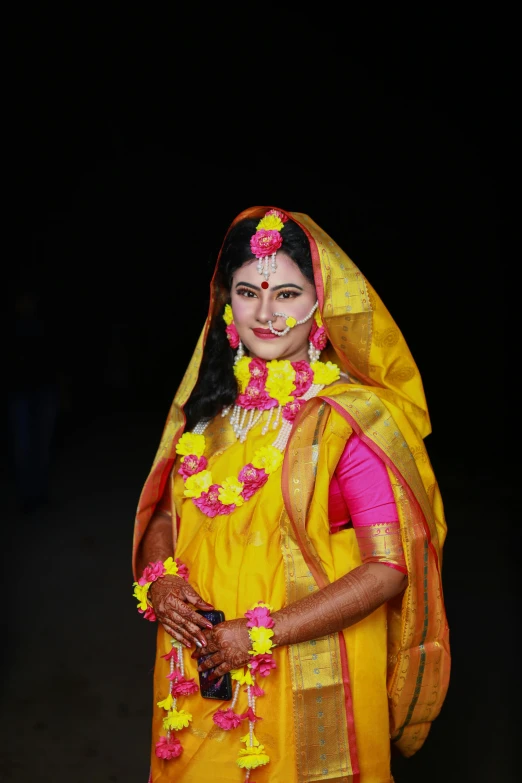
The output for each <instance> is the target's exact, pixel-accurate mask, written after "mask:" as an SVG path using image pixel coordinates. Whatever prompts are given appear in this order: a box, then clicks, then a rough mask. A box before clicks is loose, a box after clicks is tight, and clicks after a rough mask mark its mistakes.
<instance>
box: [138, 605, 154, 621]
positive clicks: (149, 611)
mask: <svg viewBox="0 0 522 783" xmlns="http://www.w3.org/2000/svg"><path fill="white" fill-rule="evenodd" d="M138 612H140V614H142V615H143V617H144V618H145V620H150V622H151V623H153V622H155V620H157V617H156V615H155V614H154V609H153V608H152V606H147V608H146V609H145V611H143V610H142V609H138Z"/></svg>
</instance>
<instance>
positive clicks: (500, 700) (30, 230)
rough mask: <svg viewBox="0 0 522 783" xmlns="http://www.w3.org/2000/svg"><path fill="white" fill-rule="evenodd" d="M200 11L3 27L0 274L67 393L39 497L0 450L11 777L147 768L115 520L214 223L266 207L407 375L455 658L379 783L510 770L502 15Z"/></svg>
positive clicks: (171, 369) (164, 392)
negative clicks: (33, 498) (387, 344)
mask: <svg viewBox="0 0 522 783" xmlns="http://www.w3.org/2000/svg"><path fill="white" fill-rule="evenodd" d="M200 10H201V17H200V18H198V14H195V15H194V18H192V19H190V20H188V19H183V20H182V19H166V18H165V19H162V18H160V17H159V16H158V18H157V19H154V18H152V14H151V15H147V16H146V17H145V16H144V15H143V14H142V13H138V12H136V13H132V12H129V11H127V10H125V13H123V14H122V15H120V16H118V15H117V14H114V18H108V16H107V17H106V18H96V17H95V16H94V15H90V16H89V15H88V14H85V15H83V16H82V15H81V14H80V13H79V12H75V14H74V16H73V15H68V16H66V15H64V12H63V10H62V11H60V13H59V14H55V16H54V17H53V16H51V15H50V14H49V12H48V11H46V12H45V14H42V15H41V16H39V15H37V14H36V12H34V11H32V12H31V13H29V12H28V13H27V16H26V18H24V19H21V20H19V22H17V23H16V24H14V25H13V27H12V35H11V36H10V38H9V43H10V44H11V46H10V47H9V48H10V54H9V63H8V68H7V73H6V76H7V79H6V97H7V99H6V105H7V108H8V111H7V112H6V115H5V119H4V125H5V129H6V130H7V136H8V141H7V142H6V143H5V146H4V163H5V164H6V169H7V170H8V173H9V176H8V178H7V179H6V185H5V186H4V193H5V196H6V201H7V206H6V213H5V214H6V217H7V230H6V239H7V241H6V245H5V248H4V249H5V250H6V251H7V252H6V253H5V255H4V263H3V269H4V275H5V283H6V285H5V288H4V290H5V292H6V295H7V296H8V297H12V295H13V293H14V291H15V290H16V287H17V286H18V285H19V284H20V281H24V280H27V279H30V280H31V281H34V282H35V284H36V285H37V286H38V288H39V290H41V291H42V293H43V302H44V305H45V310H46V312H47V314H48V316H49V318H50V321H51V322H52V324H53V326H54V328H55V330H56V336H55V338H54V339H55V343H53V347H54V349H55V355H56V358H57V361H58V363H59V365H60V367H61V370H62V374H63V377H64V378H65V384H64V394H63V399H62V404H61V409H60V414H59V418H58V425H57V430H56V434H55V439H54V446H53V449H54V451H53V454H54V469H53V471H54V472H53V485H52V497H53V501H52V502H53V505H52V506H51V507H47V508H45V509H42V510H40V511H39V512H38V513H36V514H32V515H29V516H28V515H23V514H21V513H20V511H19V510H18V509H17V507H16V504H15V501H14V499H13V498H12V488H11V483H10V473H9V469H10V465H9V458H8V456H7V457H6V459H5V464H4V467H5V471H4V473H5V487H4V489H5V497H6V514H5V518H4V528H5V530H6V533H7V535H6V547H5V569H4V573H5V574H7V575H8V580H9V590H8V595H9V596H10V598H9V599H8V607H7V611H6V616H7V618H8V619H7V625H6V629H7V635H6V644H5V647H4V655H5V677H4V679H5V683H7V684H5V685H4V694H3V696H4V706H3V709H2V712H3V715H4V719H5V724H6V725H5V728H4V730H3V738H2V742H3V749H2V762H1V763H2V767H0V771H1V772H2V773H3V779H5V780H6V781H7V780H13V781H14V780H16V781H26V780H41V781H47V780H53V781H55V783H56V782H57V781H62V780H63V781H75V783H81V781H88V782H89V783H91V781H94V782H96V783H97V782H98V781H100V783H101V781H120V780H121V781H123V780H125V781H126V783H134V781H135V782H136V783H141V782H142V781H143V782H144V781H145V780H146V778H147V774H148V771H147V766H148V762H147V755H148V750H149V743H150V735H149V731H150V729H149V723H150V701H151V682H150V676H151V669H152V662H153V647H154V643H153V632H152V629H151V628H150V627H147V628H144V627H143V624H140V622H139V618H137V617H136V613H135V610H134V602H133V599H132V597H131V586H130V585H131V582H132V574H131V571H130V550H131V537H132V526H133V516H134V511H135V507H136V503H137V500H138V497H139V493H140V490H141V487H142V484H143V482H144V480H145V478H146V475H147V471H148V469H149V467H150V464H151V463H152V460H153V457H154V453H155V449H156V447H157V444H158V442H159V438H160V436H161V430H162V427H163V424H164V421H165V418H166V415H167V412H168V408H169V406H170V403H171V400H172V397H173V394H174V392H175V389H176V387H177V384H178V383H179V381H180V379H181V375H182V372H183V370H184V366H185V364H186V362H187V360H188V359H189V357H190V355H191V353H192V350H193V348H194V345H195V342H196V339H197V336H198V334H199V330H200V328H201V326H202V324H203V320H204V318H205V315H206V310H207V305H208V282H209V280H210V275H211V272H212V269H213V265H214V262H215V257H216V254H217V251H218V249H219V246H220V243H221V241H222V238H223V235H224V233H225V231H226V229H227V228H228V225H229V224H230V222H231V221H232V219H233V218H234V217H235V216H236V214H237V213H238V212H240V211H241V210H242V209H244V208H246V207H249V206H254V205H272V206H280V207H282V208H285V209H288V210H295V211H299V212H305V213H307V214H309V215H310V216H311V217H312V218H313V219H314V220H315V221H316V222H317V223H318V224H319V225H320V226H321V227H322V228H323V229H324V230H325V231H326V232H327V233H328V234H330V235H331V236H332V237H333V238H334V239H335V241H336V242H337V243H338V244H339V245H340V246H341V247H342V248H343V249H344V250H345V251H346V252H347V253H348V254H349V255H350V256H351V258H352V259H353V260H354V261H355V262H356V263H357V264H358V265H359V266H360V268H361V270H362V271H363V272H364V274H365V275H366V276H367V278H368V279H369V280H370V282H371V283H372V285H373V286H374V287H375V288H376V290H377V291H378V293H379V294H380V296H381V297H382V299H383V300H384V302H385V303H386V305H387V307H388V309H389V310H390V311H391V313H392V315H393V316H394V318H395V319H396V321H397V323H398V324H399V326H400V328H401V329H402V331H403V333H404V335H405V336H406V339H407V341H408V343H409V345H410V348H411V350H412V352H413V355H414V357H415V359H416V361H417V363H418V366H419V368H420V370H421V373H422V376H423V379H424V384H425V391H426V395H427V399H428V405H429V409H430V414H431V419H432V426H433V433H432V434H431V435H430V436H429V437H428V439H427V442H426V444H427V447H428V451H429V453H430V456H431V459H432V462H433V464H434V467H435V470H436V474H437V477H438V480H439V483H440V485H441V489H442V494H443V499H444V501H445V508H446V515H447V520H448V527H449V534H448V539H447V544H446V549H445V560H444V574H443V576H444V585H445V593H446V601H447V607H448V616H449V620H450V627H451V629H452V645H453V661H454V662H453V672H452V679H451V684H450V690H449V693H448V697H447V701H446V703H445V705H444V707H443V710H442V713H441V715H440V716H439V718H438V719H437V720H436V722H435V723H434V726H433V728H432V732H431V734H430V736H429V738H428V740H427V742H426V745H425V747H424V748H423V749H422V750H421V751H420V752H419V753H418V754H417V755H416V756H415V757H413V758H412V759H409V760H404V759H401V758H396V759H395V760H394V765H395V769H394V774H395V778H396V783H407V782H408V781H416V783H417V781H419V782H420V781H431V780H433V781H435V780H437V781H438V780H445V781H448V782H449V783H452V782H453V781H455V783H456V781H462V780H470V781H471V780H473V781H480V782H482V781H484V783H485V782H486V781H490V780H495V781H502V783H504V781H505V783H508V781H511V780H513V779H514V778H513V777H511V775H513V774H514V761H513V759H514V754H513V748H512V745H513V744H514V742H513V741H514V739H515V736H516V735H515V733H514V723H513V721H514V720H515V716H516V715H517V714H518V712H517V710H516V709H515V708H514V707H513V706H512V704H513V701H514V692H513V691H514V688H515V687H518V672H517V666H518V663H517V661H518V657H519V656H518V654H517V653H516V648H515V647H514V639H515V637H514V631H513V630H512V626H513V621H514V619H515V614H514V612H515V582H516V579H515V566H516V562H517V560H518V558H516V559H515V557H516V555H515V552H517V553H518V551H519V537H518V525H517V517H519V516H520V515H519V512H518V509H515V504H514V489H512V487H513V486H514V476H515V469H514V466H515V462H517V463H519V459H517V460H514V459H513V458H512V457H508V437H507V432H508V431H509V430H510V428H511V426H512V425H511V422H512V421H513V420H514V415H513V404H512V402H511V399H510V396H509V389H508V382H511V365H512V361H511V354H510V351H509V347H508V346H509V339H508V338H509V336H510V334H511V326H510V323H511V319H510V317H509V313H508V304H507V302H508V295H509V292H510V285H511V283H510V280H509V278H508V272H511V265H512V264H513V263H514V262H513V261H512V259H513V255H512V253H511V251H510V247H509V244H508V240H507V236H508V230H509V225H510V222H511V219H510V217H509V216H510V213H511V202H510V199H511V198H512V196H511V188H512V185H511V181H512V175H511V167H512V163H511V127H512V106H513V105H514V99H513V88H512V69H513V59H514V58H513V55H512V48H511V46H510V43H509V20H502V23H499V19H498V18H497V19H494V20H489V22H490V23H489V24H488V20H477V19H475V20H474V21H473V24H470V25H467V24H462V25H460V26H459V25H455V24H450V23H449V22H446V23H445V24H443V25H442V26H441V28H440V31H439V30H438V29H437V28H435V27H434V26H433V23H432V22H430V23H429V24H428V23H427V22H426V23H425V24H424V25H420V23H419V20H416V26H415V32H414V34H413V31H411V34H407V33H405V34H404V40H400V39H399V38H397V37H395V36H392V35H391V34H390V35H388V34H386V35H385V34H382V37H379V38H377V37H376V36H375V35H373V34H369V35H366V34H365V33H367V32H368V31H364V30H363V31H362V32H361V29H360V27H359V26H357V25H355V24H354V23H353V22H350V21H349V20H341V19H340V18H335V17H331V18H326V14H324V15H323V16H322V17H320V18H318V19H316V18H314V19H309V18H306V17H304V16H302V15H298V14H291V13H289V12H287V11H284V10H281V9H277V10H276V9H261V8H260V9H259V14H260V16H261V17H262V18H263V22H262V23H259V20H258V22H257V23H255V22H253V21H252V22H250V21H249V20H247V19H246V18H240V19H237V18H235V19H232V18H231V17H230V12H225V10H224V9H219V10H216V9H205V10H204V9H203V8H201V9H200ZM265 15H266V17H267V18H266V19H265ZM241 23H242V24H241ZM409 24H410V25H411V24H412V21H411V20H410V22H409ZM399 28H400V29H401V30H402V28H401V26H400V25H399ZM408 29H409V28H408ZM369 31H370V32H372V30H371V28H370V29H369ZM403 32H404V30H403ZM5 334H8V333H6V332H5ZM6 369H7V373H6V379H7V380H6V386H5V389H4V391H5V390H6V389H8V387H9V383H10V376H9V367H7V368H6ZM92 583H94V584H95V585H96V587H95V588H93V589H92V590H91V591H89V589H88V588H87V584H92ZM33 652H34V655H37V660H38V661H39V663H37V664H35V658H34V656H33V655H32V653H33ZM28 748H30V749H31V752H28ZM35 759H36V761H35ZM30 763H32V764H35V763H36V767H33V771H32V772H29V770H30V769H31V767H30V766H29V764H30ZM35 769H36V772H35Z"/></svg>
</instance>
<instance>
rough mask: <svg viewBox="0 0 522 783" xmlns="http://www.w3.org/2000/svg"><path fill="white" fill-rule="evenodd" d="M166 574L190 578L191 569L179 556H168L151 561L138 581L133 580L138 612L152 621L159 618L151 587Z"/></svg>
mask: <svg viewBox="0 0 522 783" xmlns="http://www.w3.org/2000/svg"><path fill="white" fill-rule="evenodd" d="M164 576H181V578H182V579H186V580H188V577H189V571H188V568H187V566H186V565H185V564H184V563H182V562H181V561H180V560H178V559H177V558H176V559H174V558H173V557H167V559H166V560H164V561H163V563H162V562H161V560H156V562H155V563H152V562H151V563H149V564H148V566H146V567H145V568H144V569H143V574H142V575H141V577H140V578H139V579H138V581H137V582H133V583H132V586H133V587H134V593H133V595H134V598H136V600H137V601H138V612H139V613H140V614H142V615H143V617H144V619H145V620H150V621H151V622H152V623H153V622H154V621H155V620H156V619H157V618H156V615H155V613H154V607H153V606H152V603H151V601H150V598H149V587H150V586H151V584H152V583H153V582H156V581H157V580H158V579H162V578H163V577H164Z"/></svg>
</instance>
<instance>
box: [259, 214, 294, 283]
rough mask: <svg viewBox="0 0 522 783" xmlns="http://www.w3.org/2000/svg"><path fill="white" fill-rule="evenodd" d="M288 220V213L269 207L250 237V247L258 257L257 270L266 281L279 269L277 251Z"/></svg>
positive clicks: (281, 242)
mask: <svg viewBox="0 0 522 783" xmlns="http://www.w3.org/2000/svg"><path fill="white" fill-rule="evenodd" d="M287 220H288V217H287V215H285V214H284V213H283V212H281V211H280V210H279V209H269V210H268V212H265V215H264V217H262V218H261V220H260V221H259V223H258V224H257V226H256V229H257V230H256V233H255V234H253V235H252V236H251V238H250V249H251V250H252V253H253V254H254V256H255V257H256V258H257V271H258V272H259V274H260V275H263V277H264V278H265V282H266V281H267V280H268V278H269V277H270V273H271V272H275V271H276V269H277V264H276V253H277V251H278V250H279V248H280V247H281V245H282V244H283V237H282V236H281V231H282V230H283V228H284V226H285V223H286V222H287ZM264 287H265V286H264ZM266 288H268V284H267V286H266Z"/></svg>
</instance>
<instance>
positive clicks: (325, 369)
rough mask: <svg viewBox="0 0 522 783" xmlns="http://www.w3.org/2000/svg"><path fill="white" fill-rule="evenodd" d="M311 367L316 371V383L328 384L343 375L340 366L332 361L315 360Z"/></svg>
mask: <svg viewBox="0 0 522 783" xmlns="http://www.w3.org/2000/svg"><path fill="white" fill-rule="evenodd" d="M310 367H311V368H312V370H313V373H314V383H319V384H324V385H325V386H328V384H330V383H333V382H334V381H337V380H339V378H340V377H341V373H340V370H339V367H338V366H337V365H336V364H333V363H332V362H326V363H325V362H314V363H313V364H311V365H310Z"/></svg>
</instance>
